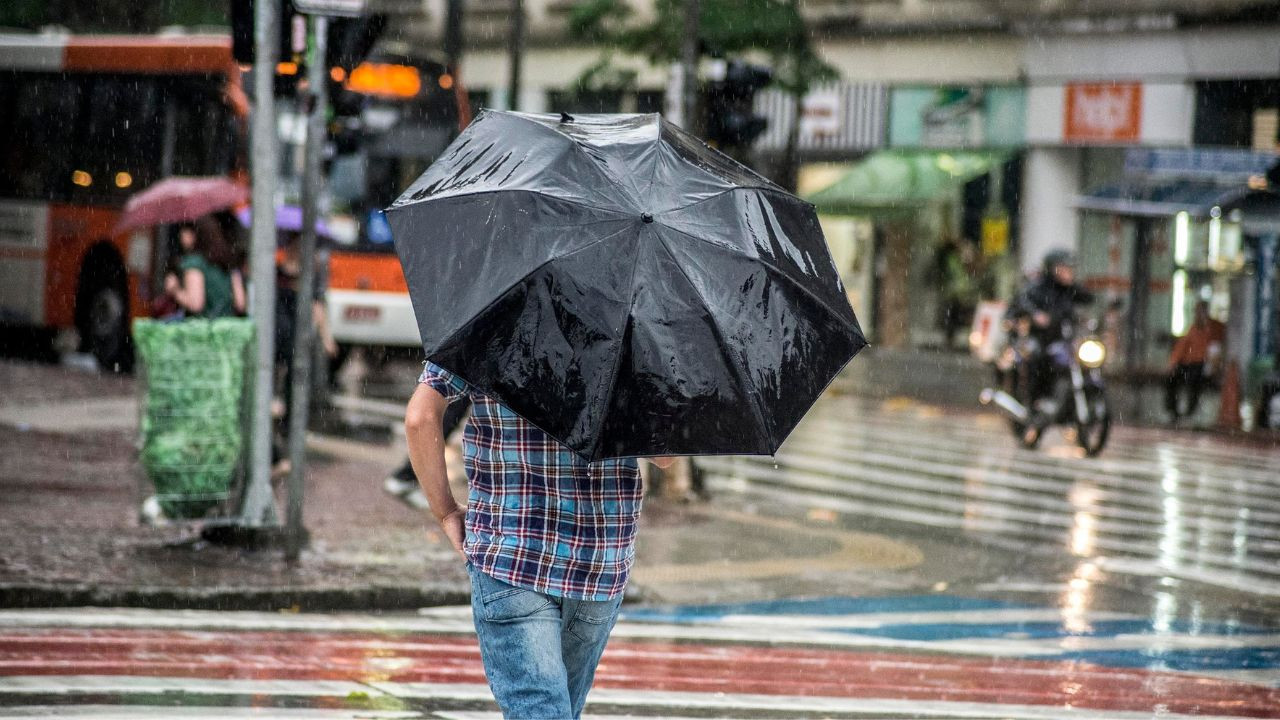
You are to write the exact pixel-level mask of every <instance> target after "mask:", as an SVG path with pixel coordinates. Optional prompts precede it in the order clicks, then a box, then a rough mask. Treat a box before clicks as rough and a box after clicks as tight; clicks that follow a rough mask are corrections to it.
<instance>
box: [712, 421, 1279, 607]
mask: <svg viewBox="0 0 1280 720" xmlns="http://www.w3.org/2000/svg"><path fill="white" fill-rule="evenodd" d="M1053 440H1054V438H1052V437H1051V438H1049V439H1048V440H1047V441H1046V444H1048V443H1052V442H1053ZM699 463H700V465H701V466H702V467H704V468H706V469H707V470H708V471H710V472H711V473H713V474H714V476H715V477H713V479H712V480H713V483H716V487H718V488H720V489H738V490H749V491H750V492H755V493H761V494H764V495H767V496H771V497H776V498H777V499H779V500H784V501H788V502H803V503H807V504H810V505H812V506H815V507H823V508H828V509H830V510H833V511H836V512H842V513H849V514H853V515H868V516H873V517H878V518H885V519H889V520H894V521H899V522H903V523H908V524H914V525H917V526H922V527H923V528H947V529H954V530H959V531H963V532H965V533H967V534H971V535H973V536H975V537H977V538H980V539H981V541H982V542H984V543H989V544H992V545H996V546H1002V547H1006V548H1010V549H1014V550H1019V551H1027V552H1039V553H1043V554H1047V555H1060V556H1064V557H1074V558H1077V559H1078V560H1079V561H1080V567H1081V577H1080V578H1079V580H1080V583H1081V584H1083V583H1088V582H1090V577H1089V574H1090V573H1093V572H1096V571H1103V572H1106V573H1112V574H1134V575H1142V576H1151V577H1157V578H1160V577H1167V578H1171V579H1175V580H1184V581H1195V582H1198V583H1203V584H1206V585H1209V586H1213V587H1217V588H1224V589H1230V590H1236V591H1241V592H1245V593H1251V594H1261V595H1265V596H1269V597H1276V598H1280V449H1277V448H1275V447H1274V446H1263V445H1249V444H1243V443H1239V442H1232V441H1229V440H1224V439H1223V438H1221V437H1218V436H1209V435H1197V434H1191V433H1175V432H1166V431H1160V430H1150V429H1137V428H1126V427H1120V428H1117V429H1116V430H1115V431H1114V433H1113V439H1112V441H1111V445H1110V446H1109V447H1108V448H1107V449H1106V451H1105V452H1104V454H1103V455H1102V457H1100V458H1093V459H1089V458H1084V457H1081V456H1080V454H1079V453H1078V452H1077V451H1076V448H1074V447H1071V446H1068V445H1067V444H1064V443H1059V444H1056V445H1048V446H1047V447H1043V448H1041V449H1040V450H1038V451H1030V450H1024V449H1021V448H1019V447H1017V446H1016V444H1015V443H1014V441H1013V439H1012V438H1011V437H1010V435H1009V433H1008V431H1007V430H1005V427H1004V424H1003V422H1002V421H1000V420H999V419H997V418H995V417H992V416H981V415H969V414H956V415H948V414H943V413H939V412H938V411H936V410H935V409H933V408H928V407H923V406H914V405H912V404H909V403H903V402H895V403H886V404H884V405H881V404H878V403H873V402H871V401H866V400H861V399H855V398H848V397H837V398H827V399H824V401H823V402H821V403H819V404H818V405H817V406H816V407H815V408H814V410H813V411H812V412H811V413H810V414H809V416H808V417H807V418H806V420H805V421H804V422H803V423H802V424H801V425H800V427H799V428H798V429H797V430H796V431H795V432H794V433H793V434H792V436H791V439H790V440H788V442H787V444H786V445H784V446H783V448H782V450H781V451H780V452H779V454H778V456H777V458H708V459H704V460H700V461H699Z"/></svg>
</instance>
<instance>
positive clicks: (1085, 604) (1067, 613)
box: [1062, 563, 1101, 635]
mask: <svg viewBox="0 0 1280 720" xmlns="http://www.w3.org/2000/svg"><path fill="white" fill-rule="evenodd" d="M1100 575H1101V573H1100V572H1099V571H1098V568H1097V566H1096V565H1094V564H1093V563H1081V564H1080V565H1079V566H1078V567H1077V568H1076V572H1075V574H1074V576H1073V577H1072V578H1071V579H1070V580H1069V581H1067V591H1066V593H1064V594H1063V597H1062V627H1063V628H1064V629H1065V630H1066V631H1067V632H1068V633H1070V634H1072V635H1084V634H1086V633H1088V632H1090V630H1091V629H1092V625H1091V623H1090V621H1089V613H1090V610H1091V609H1092V606H1093V585H1094V583H1095V582H1096V581H1097V580H1098V579H1099V576H1100Z"/></svg>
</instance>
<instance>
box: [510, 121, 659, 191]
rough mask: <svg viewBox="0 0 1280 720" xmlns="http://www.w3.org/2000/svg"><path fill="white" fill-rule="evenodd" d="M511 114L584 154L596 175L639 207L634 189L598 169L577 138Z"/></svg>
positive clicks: (595, 162)
mask: <svg viewBox="0 0 1280 720" xmlns="http://www.w3.org/2000/svg"><path fill="white" fill-rule="evenodd" d="M511 116H512V117H516V118H519V119H521V120H523V121H525V122H527V123H529V124H530V125H533V126H534V127H536V128H538V129H539V130H542V131H544V132H548V133H550V134H551V135H553V136H555V137H558V138H560V139H561V140H564V141H565V142H567V143H569V146H570V147H572V148H573V149H574V150H576V151H577V152H579V153H581V154H582V155H584V156H585V157H586V158H587V160H588V164H589V165H590V166H591V167H593V168H596V170H597V171H599V172H598V173H597V174H598V175H600V176H601V177H603V178H604V179H605V180H606V181H608V182H609V184H611V185H613V186H614V187H616V188H618V190H620V191H622V192H624V193H626V194H627V195H629V196H630V197H631V200H632V201H633V202H634V203H635V204H636V206H637V207H639V206H640V204H641V203H640V198H639V197H636V195H635V191H634V190H628V188H627V187H626V186H625V185H623V184H622V183H620V182H618V181H617V180H616V179H615V178H614V177H613V176H611V175H610V174H609V173H607V172H603V171H600V167H599V165H598V164H597V161H596V159H595V158H594V157H592V155H591V153H588V152H587V151H586V150H585V149H583V147H582V145H581V144H579V143H578V141H577V140H574V139H573V138H571V137H569V136H568V135H566V134H564V133H562V132H559V131H557V130H553V129H551V128H549V127H547V126H546V125H543V124H542V123H540V122H538V121H537V120H534V119H532V118H529V117H525V116H524V115H523V114H521V113H511Z"/></svg>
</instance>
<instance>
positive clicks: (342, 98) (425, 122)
mask: <svg viewBox="0 0 1280 720" xmlns="http://www.w3.org/2000/svg"><path fill="white" fill-rule="evenodd" d="M335 72H338V71H337V70H336V69H335ZM335 79H337V78H335ZM342 87H343V90H342V92H341V93H340V94H339V96H338V97H335V98H334V104H335V107H338V108H342V106H343V105H344V104H345V105H347V106H349V107H347V108H345V110H346V111H347V112H348V113H350V114H349V117H351V118H353V120H354V122H353V123H352V125H353V130H352V132H351V133H350V136H349V138H347V139H346V140H345V141H344V140H342V139H339V140H337V141H336V142H335V146H336V148H335V149H336V153H335V157H334V160H333V162H332V164H331V168H330V175H329V192H330V195H331V197H332V199H333V204H334V208H335V210H338V211H339V212H345V213H348V214H350V215H351V216H352V217H353V218H355V219H356V221H357V222H356V226H357V227H358V228H359V230H358V233H357V234H356V237H355V238H353V241H352V242H350V243H348V244H345V245H343V244H337V245H335V246H334V247H333V248H332V249H331V251H330V253H329V284H328V290H327V312H328V320H329V328H330V330H331V332H332V333H333V337H334V340H335V341H336V342H337V343H338V346H339V348H340V352H341V357H344V356H345V355H346V354H347V353H348V352H349V351H350V350H351V349H353V348H358V347H362V348H367V349H371V350H373V351H375V352H374V355H375V356H381V355H382V354H383V351H385V350H388V349H395V348H417V347H420V346H421V342H420V340H419V338H418V326H417V322H416V321H415V319H414V312H413V307H412V305H411V304H410V302H409V294H408V289H407V287H406V285H405V280H404V275H403V274H402V272H401V269H400V260H399V258H398V257H397V256H396V254H395V248H394V246H393V244H392V242H391V231H390V227H389V226H388V225H387V223H386V219H385V217H383V215H382V210H383V208H385V207H387V206H388V205H390V204H391V203H392V202H393V201H394V200H395V199H396V197H397V196H398V195H399V194H400V193H401V192H402V191H403V190H404V188H406V187H408V186H409V184H410V183H412V182H413V181H414V180H415V179H417V177H418V175H420V174H421V173H422V172H423V171H424V170H425V169H426V168H427V166H428V165H430V164H431V162H432V161H434V160H435V158H436V157H437V156H438V155H439V154H440V153H441V152H442V151H443V150H444V149H445V147H446V146H447V145H448V144H449V142H450V141H452V140H453V138H454V137H456V136H457V134H458V133H459V132H460V131H461V129H462V128H463V127H465V126H466V124H467V122H469V121H470V117H471V104H470V98H469V97H468V95H467V92H466V90H465V89H464V88H463V87H462V84H461V83H460V82H457V81H456V80H455V78H453V77H452V75H450V74H449V72H448V71H447V70H446V68H445V66H444V65H443V64H441V63H438V62H435V61H432V60H429V59H425V58H421V57H414V56H410V55H405V54H397V53H391V52H386V51H377V52H375V53H374V54H373V55H371V56H370V58H369V59H368V60H367V61H365V62H363V63H361V64H360V65H358V66H356V67H355V68H354V69H353V70H352V71H351V74H350V76H349V77H346V78H344V79H343V83H342ZM356 108H358V110H356ZM357 112H358V114H356V113H357Z"/></svg>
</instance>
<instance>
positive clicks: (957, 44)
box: [817, 34, 1026, 85]
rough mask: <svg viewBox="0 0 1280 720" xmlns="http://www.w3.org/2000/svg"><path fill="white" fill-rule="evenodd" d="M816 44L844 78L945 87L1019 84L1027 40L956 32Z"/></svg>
mask: <svg viewBox="0 0 1280 720" xmlns="http://www.w3.org/2000/svg"><path fill="white" fill-rule="evenodd" d="M817 46H818V52H819V54H821V55H822V57H823V59H824V60H826V61H827V62H829V63H831V64H832V65H833V66H835V68H836V69H837V70H839V71H840V77H841V79H844V80H850V81H854V82H877V83H884V84H898V85H903V84H913V83H914V84H922V85H944V84H947V83H970V82H973V83H977V82H987V83H1016V82H1019V81H1020V79H1021V77H1022V58H1023V54H1024V52H1025V49H1026V41H1025V40H1023V39H1022V38H1018V37H1012V36H1008V35H1003V36H1002V35H981V34H954V35H938V36H934V37H918V38H908V37H890V38H840V39H837V40H828V41H823V40H821V39H819V40H818V41H817Z"/></svg>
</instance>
